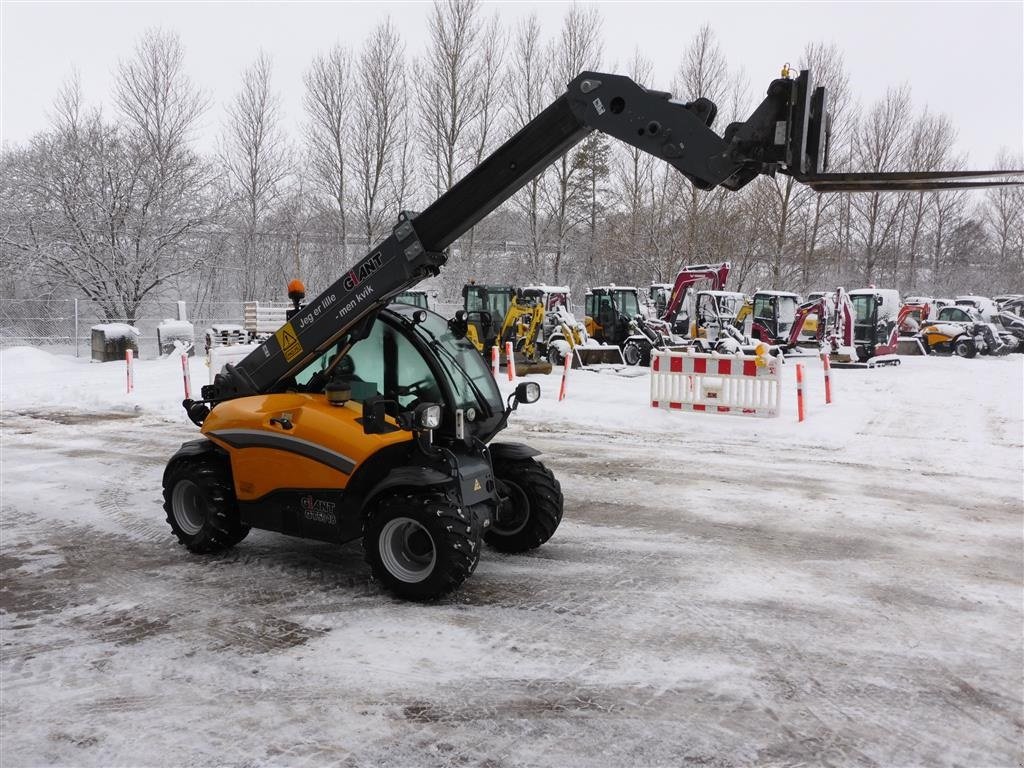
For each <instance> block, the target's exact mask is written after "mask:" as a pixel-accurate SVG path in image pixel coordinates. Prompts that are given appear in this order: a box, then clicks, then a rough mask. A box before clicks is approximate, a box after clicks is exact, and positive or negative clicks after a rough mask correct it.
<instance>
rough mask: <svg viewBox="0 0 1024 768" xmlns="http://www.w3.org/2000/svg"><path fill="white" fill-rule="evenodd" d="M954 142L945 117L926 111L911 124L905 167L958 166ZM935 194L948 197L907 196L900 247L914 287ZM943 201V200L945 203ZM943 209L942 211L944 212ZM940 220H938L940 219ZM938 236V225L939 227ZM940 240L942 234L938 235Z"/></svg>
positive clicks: (896, 269)
mask: <svg viewBox="0 0 1024 768" xmlns="http://www.w3.org/2000/svg"><path fill="white" fill-rule="evenodd" d="M955 143H956V130H955V129H954V128H953V124H952V122H951V121H950V120H949V118H948V117H947V116H946V115H934V114H932V113H930V112H928V111H927V109H926V110H925V111H924V112H923V113H922V114H921V115H920V116H919V117H918V118H917V120H915V121H914V123H913V125H912V127H911V129H910V135H909V137H908V140H907V150H906V164H907V167H908V168H909V169H911V170H915V171H935V170H940V169H949V168H952V167H953V166H954V165H956V164H958V162H957V161H955V160H954V159H953V148H954V144H955ZM936 195H939V196H942V197H947V198H948V197H950V195H948V194H947V193H934V192H929V193H925V192H919V193H917V194H916V195H907V201H906V206H905V207H904V210H903V212H902V218H903V222H902V225H903V229H904V230H905V232H904V237H903V238H902V242H901V248H899V249H898V250H897V253H898V252H899V251H905V252H906V253H907V254H908V256H909V263H908V265H907V284H908V285H909V286H911V287H916V286H917V280H918V275H917V272H918V267H919V263H918V261H919V258H920V256H921V252H922V249H923V246H924V242H925V238H926V235H927V234H928V232H927V225H928V219H929V214H930V213H931V212H932V211H933V210H935V208H934V206H935V202H936V200H935V197H936ZM944 202H945V201H944ZM945 209H946V206H945V205H944V206H942V207H941V210H943V211H944V210H945ZM940 221H941V219H940ZM940 233H941V226H940ZM939 239H940V241H941V234H940V238H939ZM898 273H899V260H898V259H896V260H894V261H893V282H894V284H897V285H898V284H899V283H898V281H899V274H898Z"/></svg>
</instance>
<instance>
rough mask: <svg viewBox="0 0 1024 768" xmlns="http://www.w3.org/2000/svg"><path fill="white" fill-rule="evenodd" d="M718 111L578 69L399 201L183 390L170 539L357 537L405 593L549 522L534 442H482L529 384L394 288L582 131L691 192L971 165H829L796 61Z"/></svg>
mask: <svg viewBox="0 0 1024 768" xmlns="http://www.w3.org/2000/svg"><path fill="white" fill-rule="evenodd" d="M716 112H717V108H716V107H715V105H714V103H713V102H711V101H709V100H708V99H706V98H698V99H696V100H694V101H692V102H682V101H678V100H674V99H672V98H671V95H670V94H668V93H663V92H659V91H653V90H649V89H646V88H644V87H642V86H641V85H639V84H637V83H635V82H634V81H632V80H631V79H629V78H628V77H623V76H619V75H614V74H608V73H602V72H583V73H581V74H580V75H579V76H578V77H576V78H575V79H574V80H573V81H572V82H570V83H569V84H568V87H567V90H566V92H565V93H564V94H563V95H561V96H559V97H558V98H556V99H555V100H554V102H553V103H552V104H551V105H550V106H548V107H546V108H545V109H543V110H542V111H541V112H540V113H539V114H537V115H536V116H535V117H534V118H533V119H532V120H531V121H530V122H529V123H527V124H526V125H525V126H524V127H523V128H522V129H521V130H520V131H519V132H518V133H516V134H515V135H514V136H512V137H511V138H510V139H508V141H506V142H505V143H504V144H503V145H502V146H500V147H499V148H498V149H496V150H495V151H494V152H493V153H492V154H491V155H489V156H488V157H487V158H485V159H484V160H483V161H482V162H481V163H480V164H479V165H478V166H477V167H476V168H474V169H472V170H471V171H470V172H469V173H468V174H467V175H466V176H465V177H463V178H462V179H460V180H459V181H458V182H457V183H455V184H454V185H453V186H452V187H451V188H450V189H449V190H448V191H447V192H445V193H444V194H442V195H441V196H440V197H439V198H437V200H435V201H434V202H433V203H431V204H430V205H429V206H428V207H427V208H426V209H425V210H424V211H422V212H420V213H412V212H402V213H401V214H400V215H399V216H398V221H397V222H396V225H395V227H394V229H393V230H392V232H391V233H390V234H389V235H388V236H387V237H385V238H384V239H383V240H381V241H380V242H379V243H377V244H376V245H375V246H374V247H373V248H371V249H370V250H369V251H368V252H367V253H366V255H365V256H363V257H362V258H360V259H359V260H358V261H356V263H354V264H353V265H352V266H351V267H350V268H349V269H347V270H346V271H345V272H344V273H343V274H342V275H341V276H340V277H339V278H338V280H337V281H336V282H334V283H333V284H331V285H330V286H328V287H327V288H326V289H324V290H323V291H322V292H321V293H320V294H319V295H318V296H316V297H314V298H313V299H312V300H310V301H309V302H308V303H307V304H305V306H303V307H302V308H301V309H298V311H296V312H295V313H294V314H293V315H292V317H291V318H290V319H289V320H287V321H286V322H285V323H284V325H282V326H281V327H280V328H279V329H278V330H277V331H276V332H275V333H274V334H273V335H272V336H270V337H269V338H267V339H266V340H265V341H264V342H263V343H261V344H260V345H259V346H258V347H256V348H255V349H254V350H253V351H252V352H251V353H249V355H248V356H246V357H245V358H243V359H242V360H241V361H239V362H238V363H236V364H228V365H226V366H225V367H224V369H223V371H221V372H219V373H217V374H216V376H215V378H214V382H213V383H212V384H209V385H206V386H204V387H203V388H202V391H201V397H200V398H199V399H198V400H192V399H186V400H185V401H183V403H182V404H183V406H184V408H185V412H186V414H187V415H188V417H189V418H190V419H191V420H192V421H193V422H194V423H195V424H196V425H198V426H199V427H200V431H201V433H202V436H201V437H200V438H199V439H196V440H192V441H189V442H187V443H185V444H184V445H183V446H182V447H181V448H180V449H179V450H178V451H177V453H175V454H174V455H173V456H172V457H171V459H170V461H169V462H168V464H167V467H166V469H165V471H164V476H163V489H164V510H165V512H166V515H167V521H168V523H169V524H170V527H171V530H172V531H173V533H174V535H175V536H176V537H177V539H178V540H179V541H180V542H181V543H182V544H183V545H185V546H186V547H187V548H188V549H189V550H191V551H192V552H195V553H197V554H205V553H211V552H218V551H221V550H224V549H226V548H228V547H231V546H233V545H236V544H238V543H239V542H240V541H241V540H242V539H244V538H245V536H246V534H247V533H248V532H249V530H250V528H253V527H255V528H262V529H266V530H270V531H278V532H280V533H284V534H289V535H292V536H299V537H305V538H310V539H317V540H321V541H327V542H332V543H335V544H341V543H344V542H348V541H354V540H360V539H361V540H362V544H363V548H364V551H365V553H366V559H367V561H368V563H369V568H370V571H371V573H372V575H373V577H374V578H375V579H377V580H378V581H379V582H380V583H381V584H382V585H384V586H385V587H386V588H388V589H390V590H391V591H393V592H394V593H395V594H396V595H398V596H400V597H403V598H408V599H419V600H424V599H434V598H437V597H440V596H442V595H444V594H446V593H448V592H450V591H451V590H453V589H456V588H457V587H459V585H461V584H462V583H463V582H464V581H465V579H466V578H468V577H469V576H470V574H472V573H473V570H474V569H475V568H476V566H477V563H478V561H479V558H480V555H481V547H482V545H483V543H484V542H486V543H488V544H490V545H491V546H493V547H494V548H496V549H498V550H501V551H505V552H523V551H526V550H530V549H533V548H534V547H538V546H540V545H542V544H544V543H545V542H546V541H547V540H548V539H550V538H551V536H552V535H553V534H554V533H555V530H556V529H557V527H558V525H559V522H560V521H561V518H562V514H563V497H562V491H561V488H560V486H559V483H558V481H557V480H556V479H555V477H554V475H553V474H552V472H551V471H550V470H549V469H548V468H546V467H545V466H544V465H543V464H542V463H541V462H539V461H538V460H537V455H538V453H539V452H538V451H537V450H535V449H533V448H531V447H529V446H527V445H524V444H521V443H510V442H503V441H499V440H496V439H495V438H496V437H497V436H498V435H499V433H500V432H501V430H502V429H503V428H504V427H505V425H506V424H507V422H508V419H509V418H510V417H511V415H512V413H513V411H514V410H515V409H516V407H517V406H519V405H520V404H525V403H531V402H534V401H536V400H537V399H538V397H539V396H540V387H539V385H537V384H536V383H535V382H523V383H522V384H520V385H519V386H518V387H517V388H516V390H515V391H514V392H512V393H511V394H509V395H508V397H507V398H503V397H502V394H501V392H500V391H499V389H498V387H497V385H496V383H495V381H494V379H493V378H492V376H491V373H490V371H489V370H488V367H487V366H486V365H485V363H484V361H483V359H482V358H481V356H480V354H479V353H478V352H477V350H476V349H475V348H474V346H473V344H472V343H471V342H469V341H468V340H467V338H466V337H467V334H468V333H469V323H468V321H467V318H466V317H465V316H462V317H459V316H456V317H455V318H453V319H452V320H445V319H444V318H442V317H441V316H439V315H437V314H435V313H433V312H431V311H430V310H427V309H421V308H417V307H412V306H409V305H403V304H399V303H392V301H391V300H392V298H393V297H395V296H397V295H398V294H400V293H402V292H403V291H407V290H410V289H412V288H414V287H415V286H416V285H418V284H419V283H420V282H422V281H423V280H425V279H427V278H429V277H432V276H435V275H437V274H438V273H439V272H440V270H441V269H442V268H443V267H444V265H445V263H446V261H447V258H448V256H447V252H446V249H447V248H448V247H449V246H451V245H452V243H454V242H455V241H456V240H457V239H458V238H459V237H460V236H461V235H463V234H464V233H466V232H468V231H469V229H470V228H471V227H473V226H474V225H475V224H476V223H477V222H479V221H480V220H481V219H482V218H483V217H484V216H486V215H487V214H488V213H490V212H491V211H493V210H494V209H495V208H497V207H498V206H499V205H500V204H501V203H503V202H504V201H505V200H507V199H508V198H509V197H510V196H511V195H513V194H514V193H515V192H516V191H517V190H519V189H521V188H522V187H523V186H524V185H525V184H526V183H527V182H528V181H529V180H531V179H533V178H535V177H536V176H537V175H538V174H540V173H541V172H543V171H544V169H545V168H547V167H548V166H549V165H550V164H551V163H552V162H554V161H555V160H557V159H558V158H559V157H561V156H563V155H564V154H565V153H566V152H568V151H569V150H570V149H572V148H573V147H574V146H575V145H576V144H578V143H579V142H580V141H582V140H583V139H584V138H585V137H586V136H587V135H588V134H590V133H591V132H592V131H594V130H598V131H601V132H603V133H606V134H608V135H609V136H612V137H614V138H617V139H619V140H621V141H624V142H626V143H628V144H630V145H632V146H633V147H636V148H638V149H640V150H641V151H644V152H647V153H649V154H651V155H653V156H655V157H657V158H660V159H661V160H663V161H665V162H666V163H668V164H669V165H671V166H672V167H674V168H676V169H677V170H678V171H679V172H680V173H682V174H683V175H684V176H685V177H686V178H688V179H689V180H690V181H691V182H692V183H693V184H694V185H695V186H696V187H697V188H699V189H704V190H708V189H714V188H716V187H723V188H724V189H727V190H738V189H740V188H742V187H743V186H745V185H746V184H748V183H749V182H750V181H752V180H753V179H754V178H756V177H757V176H758V175H760V174H769V175H773V174H777V173H785V174H788V175H790V176H792V177H793V178H794V179H796V180H797V181H799V182H800V183H803V184H805V185H807V186H808V187H810V188H811V189H813V190H816V191H825V192H834V191H846V190H850V189H853V190H856V191H870V190H874V189H896V190H908V189H909V190H921V189H927V188H947V187H949V186H951V185H955V184H958V183H961V181H962V180H963V179H964V178H966V177H969V176H971V175H972V174H965V173H963V172H960V173H954V174H941V173H913V172H910V173H895V174H892V173H884V174H834V173H827V172H825V168H826V166H827V162H826V148H827V137H828V125H829V119H828V115H827V109H826V94H825V90H824V89H823V88H814V87H813V83H812V80H811V74H810V72H807V71H803V72H801V73H800V74H799V76H797V77H790V76H789V73H788V71H787V72H785V73H784V75H783V77H781V78H779V79H776V80H775V81H773V82H772V83H771V85H770V86H769V88H768V94H767V96H766V97H765V98H764V100H763V101H762V102H761V104H760V105H759V106H758V107H757V108H756V109H755V111H754V112H753V114H752V115H751V116H750V117H749V118H748V119H747V120H746V121H743V122H738V123H733V124H731V125H730V126H728V127H727V128H726V129H725V132H724V134H722V135H719V134H718V133H716V132H715V131H714V130H713V129H712V128H711V125H712V122H713V120H714V117H715V114H716ZM973 175H975V176H977V175H981V176H988V177H991V176H992V175H993V173H992V172H989V173H982V174H973ZM965 183H966V184H971V183H972V182H965ZM992 183H998V182H991V181H985V182H973V184H974V185H975V186H978V185H984V184H992ZM281 546H287V545H285V544H283V543H282V545H281Z"/></svg>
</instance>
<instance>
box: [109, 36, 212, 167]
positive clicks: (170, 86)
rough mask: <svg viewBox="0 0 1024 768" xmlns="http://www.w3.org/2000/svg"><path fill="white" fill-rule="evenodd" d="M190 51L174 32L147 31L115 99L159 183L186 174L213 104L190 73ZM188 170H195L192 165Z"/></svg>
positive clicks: (121, 74) (125, 64) (123, 67)
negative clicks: (203, 119)
mask: <svg viewBox="0 0 1024 768" xmlns="http://www.w3.org/2000/svg"><path fill="white" fill-rule="evenodd" d="M184 64H185V51H184V49H183V48H182V45H181V39H180V38H179V37H178V35H177V33H175V32H167V31H164V30H160V29H148V30H146V31H145V32H144V33H143V35H142V38H141V39H140V40H139V42H138V43H137V44H136V46H135V56H134V57H133V58H131V59H127V60H122V61H121V62H120V64H119V65H118V69H117V72H118V77H117V81H116V84H115V87H114V100H115V102H116V104H117V106H118V108H119V109H120V110H121V112H122V113H123V114H124V116H125V117H126V118H127V120H128V123H129V125H131V126H132V128H133V129H134V130H135V131H136V132H137V133H138V135H139V137H140V139H141V140H142V141H144V142H145V144H146V146H147V148H148V150H149V152H150V153H151V154H152V156H153V159H154V161H155V166H156V172H155V175H156V178H157V183H158V184H162V183H164V181H165V179H166V177H168V176H170V175H173V174H174V173H178V172H182V171H183V168H182V165H183V163H182V161H183V160H187V161H190V160H191V157H190V156H191V151H190V149H189V141H190V139H191V136H192V133H193V131H194V130H195V127H196V123H198V121H199V119H200V118H201V117H202V116H203V114H204V113H205V112H206V110H207V108H208V107H209V99H208V98H207V97H206V96H205V95H204V94H202V93H201V92H200V91H199V90H198V89H197V88H196V87H195V86H194V85H193V84H192V82H191V80H190V79H189V78H188V76H187V75H186V74H185V69H184ZM185 165H187V167H188V168H189V169H191V168H192V167H193V164H192V163H191V162H186V163H185Z"/></svg>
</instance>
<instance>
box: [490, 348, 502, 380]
mask: <svg viewBox="0 0 1024 768" xmlns="http://www.w3.org/2000/svg"><path fill="white" fill-rule="evenodd" d="M500 357H501V352H500V350H499V349H498V345H497V344H495V345H494V346H493V347H491V375H492V376H493V377H494V378H495V379H497V378H498V359H499V358H500Z"/></svg>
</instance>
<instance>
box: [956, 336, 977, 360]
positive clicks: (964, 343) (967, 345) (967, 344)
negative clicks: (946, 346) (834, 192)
mask: <svg viewBox="0 0 1024 768" xmlns="http://www.w3.org/2000/svg"><path fill="white" fill-rule="evenodd" d="M953 351H954V352H956V353H957V355H959V356H960V357H974V356H975V355H976V354H978V348H977V347H975V346H974V342H973V341H971V340H970V339H960V341H958V342H957V343H956V346H955V347H953Z"/></svg>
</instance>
